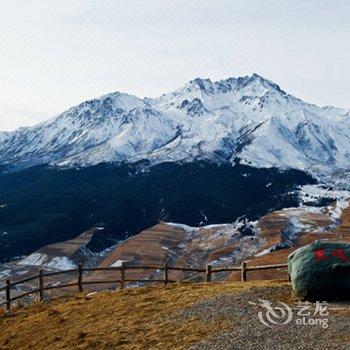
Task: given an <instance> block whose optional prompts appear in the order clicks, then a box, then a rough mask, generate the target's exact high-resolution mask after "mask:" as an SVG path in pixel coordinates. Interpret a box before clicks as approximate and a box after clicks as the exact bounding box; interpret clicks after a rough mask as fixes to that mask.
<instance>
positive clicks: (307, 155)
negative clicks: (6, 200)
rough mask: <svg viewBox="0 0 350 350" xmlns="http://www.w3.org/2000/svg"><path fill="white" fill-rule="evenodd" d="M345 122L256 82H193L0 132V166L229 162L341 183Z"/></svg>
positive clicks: (349, 162) (333, 111)
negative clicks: (154, 94)
mask: <svg viewBox="0 0 350 350" xmlns="http://www.w3.org/2000/svg"><path fill="white" fill-rule="evenodd" d="M348 115H349V111H348V110H343V109H341V108H335V107H328V108H321V107H318V106H315V105H312V104H309V103H306V102H303V101H301V100H300V99H297V98H295V97H293V96H291V95H288V94H287V93H285V92H284V91H283V90H281V88H280V87H279V86H278V85H277V84H275V83H273V82H271V81H269V80H268V79H265V78H263V77H261V76H259V75H257V74H253V75H252V76H246V77H238V78H228V79H224V80H220V81H214V82H212V81H211V80H209V79H200V78H197V79H194V80H193V81H191V82H189V83H187V84H186V85H185V86H183V87H182V88H180V89H177V90H175V91H173V92H171V93H168V94H164V95H162V96H160V97H158V98H144V99H140V98H138V97H136V96H132V95H128V94H126V93H119V92H116V93H111V94H107V95H104V96H101V97H99V98H96V99H93V100H89V101H85V102H83V103H81V104H80V105H78V106H75V107H72V108H70V109H68V110H67V111H65V112H64V113H62V114H61V115H59V116H58V117H56V118H53V119H50V120H49V121H47V122H43V123H41V124H39V125H37V126H34V127H30V128H21V129H18V130H16V131H14V132H9V133H1V134H0V165H5V164H6V165H7V166H10V167H11V166H12V168H13V169H14V170H17V169H21V168H26V167H30V166H33V165H39V164H47V163H49V164H51V165H56V166H57V165H61V166H65V167H74V166H90V165H95V164H98V163H101V162H122V161H127V162H130V163H133V162H137V161H139V160H145V159H147V160H149V161H150V162H151V164H159V163H162V162H167V161H173V162H179V161H193V160H196V159H207V160H213V161H218V160H220V161H225V162H228V163H233V162H234V160H235V159H236V158H237V157H239V158H240V159H241V162H242V163H243V164H248V165H252V166H256V167H267V168H268V167H278V168H282V169H289V168H294V169H300V170H304V171H308V172H310V173H312V174H316V175H317V176H320V177H322V176H323V177H324V176H331V177H332V176H333V175H334V174H333V172H334V171H335V169H336V171H337V173H336V176H338V177H339V178H341V175H337V174H341V173H342V172H343V171H345V170H346V169H349V168H350V159H349V157H348V154H349V152H350V146H349V145H350V135H348V132H347V130H349V128H350V118H348ZM242 139H243V140H249V142H248V141H245V142H243V141H242ZM218 154H221V155H223V156H221V157H220V159H218ZM349 176H350V175H349Z"/></svg>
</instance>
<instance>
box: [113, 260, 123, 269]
mask: <svg viewBox="0 0 350 350" xmlns="http://www.w3.org/2000/svg"><path fill="white" fill-rule="evenodd" d="M123 262H126V260H116V261H115V262H114V263H113V264H112V265H110V267H121V266H122V263H123Z"/></svg>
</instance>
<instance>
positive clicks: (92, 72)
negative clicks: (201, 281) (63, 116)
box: [0, 0, 350, 130]
mask: <svg viewBox="0 0 350 350" xmlns="http://www.w3.org/2000/svg"><path fill="white" fill-rule="evenodd" d="M0 7H1V11H0V50H1V51H0V130H14V129H16V128H18V127H21V126H29V125H33V124H36V123H39V122H41V121H43V120H45V119H48V118H50V117H53V116H54V115H57V114H59V113H61V112H63V111H64V110H66V109H68V108H69V107H71V106H73V105H76V104H78V103H80V102H82V101H85V100H87V99H90V98H94V97H97V96H100V95H103V94H106V93H109V92H113V91H123V92H128V93H130V94H133V95H137V96H139V97H144V96H149V97H155V96H158V95H160V94H162V93H165V92H169V91H171V90H175V89H176V88H178V87H180V86H182V85H184V84H185V83H186V82H187V81H189V80H191V79H194V78H196V77H201V78H210V79H212V80H220V79H224V78H228V77H232V76H235V77H237V76H245V75H250V74H252V73H258V74H259V75H262V76H264V77H265V78H268V79H270V80H273V81H274V82H275V83H277V84H279V85H280V86H281V88H282V89H284V90H285V91H287V92H288V93H291V94H293V95H295V96H297V97H300V98H301V99H303V100H305V101H307V102H311V103H315V104H318V105H335V106H339V107H344V108H350V64H349V62H350V21H349V18H350V1H348V0H332V1H325V0H317V1H316V0H308V1H299V0H264V1H261V0H254V1H253V0H245V1H241V0H210V1H207V0H192V1H191V0H147V1H144V0H142V1H139V0H127V1H124V0H113V1H109V0H59V1H58V0H57V1H54V0H0Z"/></svg>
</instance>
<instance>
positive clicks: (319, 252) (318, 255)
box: [314, 248, 327, 261]
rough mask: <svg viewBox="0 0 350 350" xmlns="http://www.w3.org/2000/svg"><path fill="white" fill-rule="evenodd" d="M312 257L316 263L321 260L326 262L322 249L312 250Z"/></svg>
mask: <svg viewBox="0 0 350 350" xmlns="http://www.w3.org/2000/svg"><path fill="white" fill-rule="evenodd" d="M314 255H315V259H316V260H317V261H321V260H326V259H327V257H326V252H325V250H324V249H323V248H318V249H316V250H314Z"/></svg>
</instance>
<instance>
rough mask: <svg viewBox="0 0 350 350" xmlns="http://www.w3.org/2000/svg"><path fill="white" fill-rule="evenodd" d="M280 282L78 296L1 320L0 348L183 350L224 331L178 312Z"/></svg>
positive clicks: (20, 310) (218, 324)
mask: <svg viewBox="0 0 350 350" xmlns="http://www.w3.org/2000/svg"><path fill="white" fill-rule="evenodd" d="M276 285H281V283H279V282H276V281H274V282H268V281H265V282H254V283H250V282H247V283H211V284H205V283H202V284H200V283H198V284H176V285H171V286H168V287H159V286H158V287H156V286H153V287H152V286H149V287H143V288H135V289H129V290H125V291H104V292H99V293H96V294H92V295H89V294H77V295H75V296H74V297H73V298H70V299H67V300H65V299H62V298H61V299H57V300H55V301H54V302H52V303H50V304H43V303H37V304H34V305H31V306H29V307H23V306H22V307H19V308H18V309H17V310H15V311H14V313H13V315H12V316H6V315H1V317H0V325H1V334H0V349H33V348H34V349H37V350H39V349H63V348H66V349H95V348H98V349H111V348H118V349H128V350H132V349H169V348H171V349H184V348H188V347H189V346H190V345H191V344H194V343H196V342H198V341H199V340H201V339H204V338H206V337H210V336H211V335H213V334H214V332H217V331H218V330H221V331H223V330H224V329H225V328H226V326H227V325H226V324H225V320H216V321H215V324H210V323H203V321H202V320H201V319H198V318H196V317H193V318H190V319H188V320H186V321H184V322H183V323H181V324H178V323H175V322H176V321H174V320H173V318H172V317H171V315H172V314H175V313H176V312H177V311H179V310H183V309H185V308H186V307H189V306H191V305H193V304H194V303H196V302H198V301H202V300H205V299H208V298H211V297H213V296H216V295H219V294H225V293H226V294H227V293H233V294H234V293H239V292H240V291H242V290H246V289H250V288H256V287H257V286H258V287H259V286H271V287H272V286H276Z"/></svg>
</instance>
